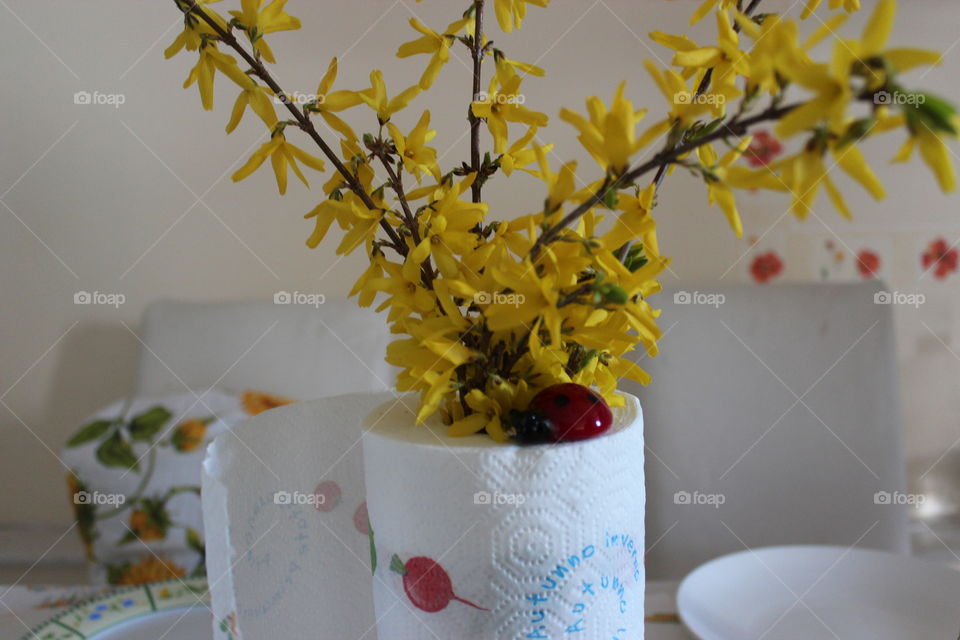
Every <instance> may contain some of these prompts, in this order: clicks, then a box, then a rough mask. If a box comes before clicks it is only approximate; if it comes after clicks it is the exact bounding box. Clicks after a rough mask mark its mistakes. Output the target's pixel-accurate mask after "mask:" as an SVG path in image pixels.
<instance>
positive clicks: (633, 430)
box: [363, 396, 645, 640]
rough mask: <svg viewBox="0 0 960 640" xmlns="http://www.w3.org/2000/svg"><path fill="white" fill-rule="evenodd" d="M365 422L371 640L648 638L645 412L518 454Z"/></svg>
mask: <svg viewBox="0 0 960 640" xmlns="http://www.w3.org/2000/svg"><path fill="white" fill-rule="evenodd" d="M444 429H445V427H443V426H442V425H440V424H438V423H433V424H430V425H427V426H420V427H415V426H414V425H413V417H412V416H411V413H410V411H409V410H408V409H407V408H406V407H404V406H403V403H400V404H398V403H388V404H387V405H384V406H381V407H380V408H378V409H377V410H376V411H374V412H373V413H372V414H371V415H370V416H369V417H368V418H367V420H366V424H365V432H366V433H365V434H364V439H363V457H364V467H365V472H364V473H365V480H366V487H367V508H368V511H369V514H370V524H371V526H372V527H373V530H374V535H375V544H376V550H377V556H378V562H377V569H376V572H375V575H374V606H375V612H376V617H377V620H378V622H377V630H378V639H379V640H415V639H421V638H422V639H424V640H436V639H437V638H440V639H442V640H464V639H470V640H475V639H476V640H513V639H521V638H522V639H527V638H534V639H536V638H540V639H546V638H551V639H555V638H577V639H578V640H594V639H595V640H601V639H602V640H612V639H619V640H628V639H629V640H636V639H638V638H642V637H643V595H644V567H643V549H644V498H645V495H644V475H643V418H642V414H641V411H640V404H639V402H638V401H637V399H636V398H635V397H633V396H627V402H626V406H625V407H624V408H621V409H614V426H613V427H612V429H611V431H610V432H608V433H607V434H606V435H604V436H601V437H598V438H594V439H592V440H585V441H581V442H575V443H565V444H559V445H539V446H527V447H521V446H516V445H512V444H507V445H504V444H498V443H495V442H493V441H492V440H490V439H489V438H487V437H486V436H480V435H478V436H471V437H468V438H456V439H454V438H450V437H448V436H446V435H445V433H444Z"/></svg>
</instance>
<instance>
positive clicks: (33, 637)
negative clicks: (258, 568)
mask: <svg viewBox="0 0 960 640" xmlns="http://www.w3.org/2000/svg"><path fill="white" fill-rule="evenodd" d="M171 587H173V588H176V587H185V588H186V589H187V590H188V591H190V593H191V594H192V595H193V596H194V597H195V598H196V599H197V600H196V602H192V603H191V602H184V601H183V599H182V598H180V599H177V598H171V599H169V600H168V601H166V600H167V599H165V598H163V597H158V596H160V595H161V594H162V591H163V590H164V589H170V588H171ZM138 593H139V594H142V595H143V596H144V597H145V598H146V602H147V604H148V605H149V606H143V605H141V606H129V607H126V608H121V609H119V610H118V609H113V610H110V609H105V611H104V612H105V614H112V615H104V616H103V617H102V618H98V619H97V622H98V624H99V625H105V626H101V627H100V628H99V629H97V630H96V631H95V632H94V633H93V635H87V634H85V633H84V632H83V631H81V630H79V629H76V628H74V627H72V626H70V625H68V624H65V622H64V620H65V619H67V618H70V617H73V616H76V615H77V614H78V613H84V614H93V613H95V612H98V611H99V609H98V607H100V606H102V605H105V604H106V603H107V602H113V601H116V600H118V599H119V598H120V597H122V596H130V595H134V594H138ZM127 601H131V600H130V599H129V598H128V599H127ZM200 605H202V606H204V607H208V608H209V606H210V592H209V591H208V589H207V581H206V579H205V578H170V579H168V580H160V581H158V582H148V583H146V584H140V585H134V586H129V587H118V588H116V589H114V590H112V591H110V592H109V593H105V594H102V595H99V596H95V597H93V598H90V599H89V600H84V601H83V602H81V603H79V604H75V605H73V606H71V607H69V608H68V609H65V610H64V611H61V612H60V613H58V614H56V615H54V616H52V617H50V618H48V619H47V620H45V621H44V622H41V623H40V624H39V625H38V626H36V627H34V628H33V629H32V630H31V631H29V632H28V633H26V634H25V635H23V636H21V638H20V640H43V637H42V635H41V634H43V633H46V632H49V631H57V632H58V633H63V632H68V633H70V634H71V635H67V636H59V637H61V638H72V639H76V640H85V639H92V638H96V636H97V635H99V634H100V633H102V632H103V631H106V630H108V629H112V628H114V627H116V626H117V625H119V624H122V623H124V622H128V621H130V620H134V619H136V618H142V617H144V616H148V615H151V614H154V613H159V612H162V611H175V610H177V609H192V608H193V607H196V606H200ZM91 619H92V618H91Z"/></svg>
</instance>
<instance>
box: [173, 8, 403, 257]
mask: <svg viewBox="0 0 960 640" xmlns="http://www.w3.org/2000/svg"><path fill="white" fill-rule="evenodd" d="M177 6H178V7H181V10H184V11H186V12H187V13H193V14H195V15H197V16H199V17H200V19H202V20H203V21H204V22H206V23H207V24H208V25H210V28H211V29H213V31H214V32H215V33H216V34H217V36H218V37H219V38H220V41H221V42H223V43H224V44H226V45H227V46H229V47H230V48H231V49H233V50H234V51H236V52H237V54H239V55H240V57H241V58H243V59H244V61H245V62H246V63H247V64H249V65H250V68H251V69H252V70H253V73H254V75H256V76H257V77H258V78H260V80H262V81H263V83H264V84H266V85H267V87H269V88H270V90H271V91H273V93H274V94H275V95H276V96H278V97H279V98H280V99H281V101H282V102H283V104H284V105H286V107H287V110H288V111H289V112H290V114H291V115H292V116H293V117H294V119H295V120H296V121H297V125H298V126H299V127H300V129H301V130H302V131H303V132H304V133H306V134H307V135H308V136H310V138H311V139H313V141H314V142H315V143H316V144H317V146H318V147H320V150H321V151H322V152H323V155H325V156H326V157H327V159H328V160H330V163H331V164H333V166H334V167H335V168H336V170H337V172H338V173H339V174H340V175H341V176H343V179H344V180H345V181H346V182H347V186H348V187H349V188H350V190H351V191H353V192H354V193H355V194H357V197H358V198H360V200H361V202H363V204H364V206H366V207H367V208H368V209H370V210H371V211H376V210H380V211H383V212H384V213H386V210H384V209H383V208H382V207H379V206H377V204H376V203H375V202H374V201H373V198H371V197H370V195H369V194H368V193H367V192H366V189H364V188H363V185H362V184H360V181H359V180H358V179H357V177H356V176H354V175H353V174H352V173H351V172H350V171H349V170H348V169H347V167H346V166H344V164H343V162H341V160H340V158H339V157H338V156H337V154H336V153H335V152H334V150H333V149H332V148H330V145H328V144H327V142H326V141H325V140H324V139H323V138H322V137H320V134H319V132H317V129H316V127H314V126H313V122H312V121H311V120H310V118H309V117H307V115H306V114H305V113H304V112H303V111H301V110H300V109H298V108H297V106H296V105H295V104H294V103H293V101H292V100H288V99H287V94H286V92H285V91H284V90H283V89H282V88H281V87H280V85H279V84H278V83H277V81H276V80H274V78H273V76H272V75H270V72H269V71H267V68H266V67H265V66H263V63H262V62H260V60H259V59H257V58H256V57H255V56H253V55H251V54H250V53H249V52H248V51H247V50H246V49H245V48H244V47H243V46H242V45H241V44H240V42H239V41H238V40H237V38H236V37H235V36H234V35H233V33H232V32H231V31H228V30H225V29H224V28H223V27H221V26H220V25H219V24H217V21H216V20H214V19H213V18H211V17H210V16H209V15H208V14H207V12H206V11H204V10H203V9H202V8H201V7H200V5H198V4H197V3H196V0H190V4H189V5H187V6H186V9H183V8H182V5H181V4H180V3H179V2H178V3H177ZM380 226H381V228H383V230H384V232H385V233H386V234H387V237H388V238H390V242H391V246H392V247H393V248H394V249H395V250H396V251H397V253H399V254H401V255H404V256H405V255H406V254H407V245H406V244H404V242H403V241H402V240H401V239H400V236H399V235H397V232H396V230H395V229H394V228H393V227H391V226H390V223H389V222H387V221H386V219H385V218H384V217H381V218H380Z"/></svg>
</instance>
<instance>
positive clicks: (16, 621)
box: [0, 582, 691, 640]
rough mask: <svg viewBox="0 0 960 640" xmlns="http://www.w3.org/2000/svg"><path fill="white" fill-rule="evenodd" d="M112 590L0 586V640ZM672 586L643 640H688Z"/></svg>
mask: <svg viewBox="0 0 960 640" xmlns="http://www.w3.org/2000/svg"><path fill="white" fill-rule="evenodd" d="M112 589H113V587H90V586H82V587H81V586H72V587H67V586H32V587H26V586H14V587H10V586H5V585H0V640H19V638H22V637H23V636H24V634H26V633H28V631H29V630H30V629H32V628H34V627H36V626H37V625H39V624H40V623H42V622H43V621H45V620H46V619H48V618H51V617H53V616H54V615H56V614H58V613H60V612H62V611H64V610H66V609H67V608H69V607H72V606H74V605H76V604H79V603H81V602H83V601H85V600H88V599H90V598H95V597H98V596H102V595H104V594H107V593H109V592H110V591H111V590H112ZM676 590H677V583H676V582H651V583H648V584H647V597H646V602H647V626H646V640H689V639H690V638H691V636H690V635H689V634H687V633H686V632H685V631H684V630H683V628H682V627H681V625H680V623H679V620H678V618H677V616H676V605H675V595H676Z"/></svg>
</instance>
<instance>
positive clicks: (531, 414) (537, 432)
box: [510, 409, 555, 444]
mask: <svg viewBox="0 0 960 640" xmlns="http://www.w3.org/2000/svg"><path fill="white" fill-rule="evenodd" d="M510 423H511V425H512V426H513V431H514V434H513V437H514V438H516V440H517V442H519V443H520V444H540V443H543V442H549V441H550V440H551V439H552V437H553V432H554V430H555V429H554V426H553V423H552V422H551V421H550V420H549V419H548V418H547V417H546V416H544V415H543V414H542V413H540V412H539V411H517V410H516V409H514V410H512V411H511V412H510Z"/></svg>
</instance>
